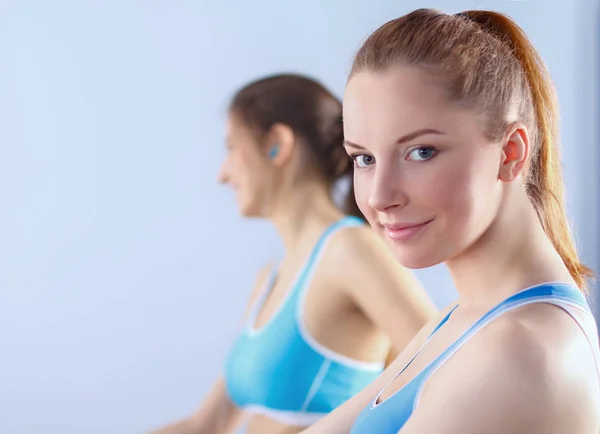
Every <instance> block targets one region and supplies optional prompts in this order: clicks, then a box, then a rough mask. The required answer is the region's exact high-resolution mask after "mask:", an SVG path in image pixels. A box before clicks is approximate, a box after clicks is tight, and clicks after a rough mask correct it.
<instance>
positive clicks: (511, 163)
mask: <svg viewBox="0 0 600 434" xmlns="http://www.w3.org/2000/svg"><path fill="white" fill-rule="evenodd" d="M529 153H530V148H529V136H528V134H527V130H526V129H525V126H524V125H522V124H521V123H517V124H513V125H511V127H510V129H509V130H508V132H507V135H506V136H505V140H504V145H503V147H502V161H501V163H500V171H499V174H498V179H499V180H500V181H502V182H513V181H514V180H515V179H517V178H518V177H519V175H521V173H522V172H523V169H524V168H525V165H526V163H527V160H528V158H529Z"/></svg>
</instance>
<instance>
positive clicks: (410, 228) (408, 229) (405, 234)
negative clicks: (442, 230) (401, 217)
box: [382, 219, 433, 242]
mask: <svg viewBox="0 0 600 434" xmlns="http://www.w3.org/2000/svg"><path fill="white" fill-rule="evenodd" d="M432 221H433V219H431V220H427V221H426V222H424V223H385V224H382V226H383V227H384V229H385V231H386V233H387V236H388V237H390V239H391V240H392V241H396V242H404V241H408V240H409V239H411V238H412V237H414V236H415V235H417V234H418V233H420V232H421V231H423V230H424V229H425V228H426V227H427V226H428V225H429V223H431V222H432Z"/></svg>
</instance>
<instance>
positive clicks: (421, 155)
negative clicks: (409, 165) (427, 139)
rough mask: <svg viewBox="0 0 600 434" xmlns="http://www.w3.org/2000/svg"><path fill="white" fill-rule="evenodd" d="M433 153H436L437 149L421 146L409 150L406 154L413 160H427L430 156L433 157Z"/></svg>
mask: <svg viewBox="0 0 600 434" xmlns="http://www.w3.org/2000/svg"><path fill="white" fill-rule="evenodd" d="M435 154H437V151H436V150H435V149H433V148H428V147H421V148H416V149H413V150H412V151H410V153H409V154H408V157H409V158H408V159H409V160H413V161H427V160H429V159H431V157H433V156H434V155H435Z"/></svg>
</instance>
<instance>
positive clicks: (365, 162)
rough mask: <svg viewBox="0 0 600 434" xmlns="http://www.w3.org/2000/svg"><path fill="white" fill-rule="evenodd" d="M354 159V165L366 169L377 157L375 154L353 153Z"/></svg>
mask: <svg viewBox="0 0 600 434" xmlns="http://www.w3.org/2000/svg"><path fill="white" fill-rule="evenodd" d="M352 159H353V160H354V166H355V167H357V168H359V169H364V168H365V167H367V166H370V165H371V164H373V163H374V162H375V158H374V157H373V156H371V155H366V154H357V155H353V156H352Z"/></svg>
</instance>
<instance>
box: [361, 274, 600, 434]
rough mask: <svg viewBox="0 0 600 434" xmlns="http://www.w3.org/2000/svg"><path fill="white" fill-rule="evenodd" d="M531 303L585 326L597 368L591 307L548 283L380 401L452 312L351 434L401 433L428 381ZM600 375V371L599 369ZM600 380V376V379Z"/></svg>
mask: <svg viewBox="0 0 600 434" xmlns="http://www.w3.org/2000/svg"><path fill="white" fill-rule="evenodd" d="M530 303H550V304H553V305H556V306H558V307H561V308H562V309H563V310H565V311H566V312H567V313H568V314H569V315H570V316H571V317H572V318H573V319H574V320H575V321H576V322H577V323H578V325H579V326H580V327H581V329H582V330H583V332H584V333H585V335H586V337H587V339H588V341H589V343H590V346H591V348H592V351H593V353H594V357H595V359H596V366H598V362H600V353H599V351H600V350H599V348H598V332H597V328H596V322H595V320H594V317H593V315H592V313H591V310H590V307H589V305H588V303H587V301H586V299H585V297H584V295H583V294H582V293H581V291H580V290H579V289H578V288H576V287H574V286H572V285H567V284H562V283H548V284H543V285H538V286H534V287H531V288H528V289H525V290H523V291H521V292H519V293H517V294H514V295H513V296H511V297H509V298H507V299H506V300H505V301H503V302H501V303H500V304H498V305H497V306H496V307H495V308H493V309H492V310H490V311H489V312H488V313H486V314H485V315H484V316H483V317H481V319H479V321H477V322H476V323H475V324H473V325H472V326H471V327H470V328H469V329H468V330H467V331H466V332H465V333H464V334H463V335H462V336H461V337H460V338H459V339H458V340H457V341H455V342H454V343H453V344H452V345H450V346H449V347H448V348H447V349H446V350H445V351H443V352H442V354H440V355H439V356H438V357H437V358H436V359H434V360H433V361H432V362H431V363H430V364H429V365H427V366H426V367H425V368H424V369H423V370H422V371H421V372H420V373H419V374H417V375H416V376H415V377H414V378H413V379H412V380H410V381H409V382H408V383H406V384H405V385H404V386H403V387H402V388H400V389H399V390H398V391H397V392H396V393H394V394H393V395H391V396H390V397H389V398H387V399H386V400H384V401H383V402H379V403H378V401H379V398H380V396H381V394H382V393H383V390H385V389H386V388H387V387H388V386H389V385H390V384H391V383H392V381H394V380H395V379H396V378H398V376H399V375H400V374H402V372H404V370H406V368H407V367H408V366H409V365H410V364H411V363H412V361H413V360H414V359H415V357H417V355H418V354H419V353H420V352H421V350H422V349H423V348H424V347H425V345H427V342H429V340H430V339H431V337H432V336H433V335H435V333H436V332H437V331H438V330H439V329H440V328H441V327H442V326H443V325H444V324H445V323H446V322H447V321H448V319H449V318H450V316H451V315H452V312H453V311H454V309H456V307H455V308H454V309H452V311H450V313H448V314H447V315H446V316H445V318H444V319H443V320H442V321H441V323H440V324H439V325H438V326H437V327H436V328H435V330H434V331H433V333H432V334H431V335H430V337H429V339H428V340H427V341H426V342H425V343H424V344H423V345H422V346H421V348H420V349H419V350H418V351H417V353H416V354H415V355H414V356H413V358H412V359H411V360H410V361H409V362H408V363H407V365H406V366H405V367H404V368H403V369H402V370H401V371H400V372H399V373H398V374H397V375H396V376H395V377H394V379H393V380H392V381H390V382H389V383H388V385H387V386H386V387H385V388H384V389H383V390H382V391H381V392H379V394H378V395H377V396H376V397H375V399H374V400H373V402H372V403H371V404H370V405H369V406H368V407H366V408H365V409H364V410H363V411H362V413H360V415H359V416H358V418H357V419H356V421H355V422H354V425H353V427H352V430H351V431H350V434H375V433H376V434H397V433H398V431H400V429H401V428H402V427H403V426H404V424H405V423H406V422H407V421H408V419H409V418H410V416H411V415H412V413H413V412H414V410H415V409H416V408H417V405H418V404H419V396H420V394H421V391H422V389H423V386H424V384H425V382H426V381H427V380H428V379H429V378H430V377H431V375H433V373H434V372H435V371H436V370H437V369H438V368H440V366H442V365H443V364H444V363H445V362H446V361H447V360H448V359H450V357H452V356H453V355H454V354H455V353H456V352H457V351H458V350H459V349H460V348H461V347H462V346H463V345H464V344H465V342H467V341H468V340H469V339H470V338H471V337H472V336H473V335H474V334H475V333H477V332H478V331H479V330H481V329H482V328H483V327H485V326H486V325H487V324H489V323H490V322H492V321H493V320H494V319H496V318H498V317H499V316H501V315H502V314H504V313H506V312H508V311H509V310H512V309H516V308H518V307H520V306H524V305H526V304H530ZM574 311H579V312H583V313H584V314H585V316H584V318H585V319H584V320H580V319H579V316H577V315H574V314H573V312H574ZM599 376H600V370H599ZM599 378H600V377H599Z"/></svg>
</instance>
